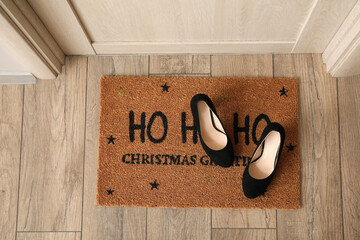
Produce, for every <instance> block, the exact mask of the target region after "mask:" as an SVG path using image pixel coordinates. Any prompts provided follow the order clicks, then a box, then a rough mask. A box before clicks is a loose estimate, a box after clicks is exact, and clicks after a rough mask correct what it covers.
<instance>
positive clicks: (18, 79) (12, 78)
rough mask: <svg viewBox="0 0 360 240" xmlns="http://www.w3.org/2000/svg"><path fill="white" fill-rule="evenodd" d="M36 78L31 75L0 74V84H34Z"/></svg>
mask: <svg viewBox="0 0 360 240" xmlns="http://www.w3.org/2000/svg"><path fill="white" fill-rule="evenodd" d="M35 83H36V78H35V77H34V76H33V75H32V74H31V73H0V84H1V85H4V84H35Z"/></svg>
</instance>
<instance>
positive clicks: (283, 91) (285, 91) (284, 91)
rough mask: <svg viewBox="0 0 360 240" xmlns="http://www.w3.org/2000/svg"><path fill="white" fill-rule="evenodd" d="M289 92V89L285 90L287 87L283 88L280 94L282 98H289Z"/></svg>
mask: <svg viewBox="0 0 360 240" xmlns="http://www.w3.org/2000/svg"><path fill="white" fill-rule="evenodd" d="M288 91H289V90H287V89H285V87H283V88H282V89H281V90H280V91H279V92H280V97H281V96H283V95H285V97H287V96H288V95H287V92H288Z"/></svg>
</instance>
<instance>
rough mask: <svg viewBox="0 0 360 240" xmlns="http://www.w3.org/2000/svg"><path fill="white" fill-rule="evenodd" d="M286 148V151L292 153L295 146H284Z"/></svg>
mask: <svg viewBox="0 0 360 240" xmlns="http://www.w3.org/2000/svg"><path fill="white" fill-rule="evenodd" d="M286 147H287V149H288V150H287V151H288V152H290V151H294V148H295V147H296V145H295V146H294V145H292V144H291V143H290V145H286Z"/></svg>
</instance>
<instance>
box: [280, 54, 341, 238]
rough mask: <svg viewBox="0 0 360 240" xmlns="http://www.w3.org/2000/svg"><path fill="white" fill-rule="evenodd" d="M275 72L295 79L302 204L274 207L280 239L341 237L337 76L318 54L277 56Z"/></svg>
mask: <svg viewBox="0 0 360 240" xmlns="http://www.w3.org/2000/svg"><path fill="white" fill-rule="evenodd" d="M274 75H275V77H294V78H298V81H299V104H300V112H299V118H300V119H299V145H300V146H301V147H300V155H301V182H302V188H301V193H302V198H301V199H302V207H301V209H300V210H297V211H278V214H277V217H278V218H277V236H278V239H342V218H341V211H340V209H341V185H340V169H339V166H340V164H339V141H338V139H339V132H338V109H337V90H336V79H334V78H331V77H330V76H329V75H328V74H326V73H325V67H324V66H323V64H322V62H321V56H320V55H313V56H312V55H309V54H307V55H275V56H274Z"/></svg>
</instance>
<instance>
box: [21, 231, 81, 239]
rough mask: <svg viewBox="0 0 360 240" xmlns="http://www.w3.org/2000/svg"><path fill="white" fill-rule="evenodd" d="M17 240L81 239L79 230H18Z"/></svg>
mask: <svg viewBox="0 0 360 240" xmlns="http://www.w3.org/2000/svg"><path fill="white" fill-rule="evenodd" d="M17 240H81V232H18V233H17Z"/></svg>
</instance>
